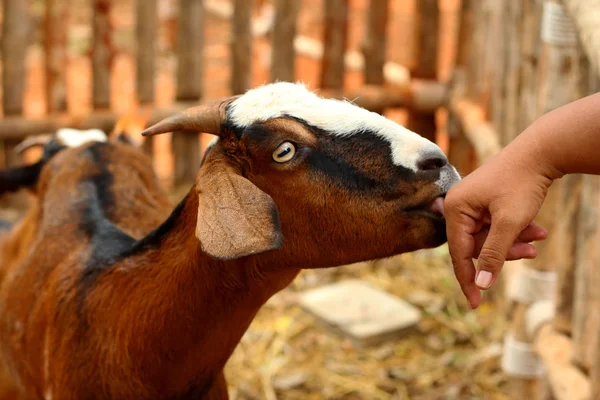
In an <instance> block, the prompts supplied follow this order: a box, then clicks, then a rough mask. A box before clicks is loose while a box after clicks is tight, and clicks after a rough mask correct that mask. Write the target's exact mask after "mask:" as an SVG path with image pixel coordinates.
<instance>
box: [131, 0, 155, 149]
mask: <svg viewBox="0 0 600 400" xmlns="http://www.w3.org/2000/svg"><path fill="white" fill-rule="evenodd" d="M135 5H136V8H135V10H136V13H135V17H136V25H135V36H136V41H137V48H136V52H137V53H136V58H137V59H136V64H135V67H136V76H135V89H136V93H137V98H138V101H139V102H140V105H151V104H153V103H154V95H155V93H154V83H155V82H154V80H155V73H156V46H157V44H156V32H157V31H158V9H157V0H137V1H136V3H135ZM144 150H145V151H146V152H147V153H148V154H149V155H150V156H153V155H154V137H152V136H148V137H146V139H145V140H144Z"/></svg>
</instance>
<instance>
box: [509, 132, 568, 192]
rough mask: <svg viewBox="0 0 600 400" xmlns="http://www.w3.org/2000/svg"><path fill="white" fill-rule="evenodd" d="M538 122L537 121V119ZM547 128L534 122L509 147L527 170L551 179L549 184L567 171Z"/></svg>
mask: <svg viewBox="0 0 600 400" xmlns="http://www.w3.org/2000/svg"><path fill="white" fill-rule="evenodd" d="M536 122H537V121H536ZM546 133H547V132H545V130H543V129H539V128H538V123H534V124H532V125H531V126H530V127H528V128H527V129H526V130H525V131H523V133H522V134H521V135H519V136H518V137H517V139H516V140H514V141H513V142H512V143H510V144H509V145H508V146H507V150H508V148H509V147H512V148H511V149H510V151H511V153H513V157H515V158H517V159H519V160H520V163H521V164H524V167H525V168H526V170H527V171H532V172H533V173H534V174H536V175H539V176H541V177H543V178H545V179H547V180H548V181H549V185H550V184H551V183H552V182H553V181H554V180H556V179H560V178H562V177H563V176H564V175H566V174H567V172H566V171H565V170H564V169H563V168H562V167H561V164H560V157H559V155H560V152H558V156H557V151H556V146H553V145H552V144H553V143H554V141H553V140H552V139H551V138H549V137H547V136H548V135H546V137H541V135H544V134H546Z"/></svg>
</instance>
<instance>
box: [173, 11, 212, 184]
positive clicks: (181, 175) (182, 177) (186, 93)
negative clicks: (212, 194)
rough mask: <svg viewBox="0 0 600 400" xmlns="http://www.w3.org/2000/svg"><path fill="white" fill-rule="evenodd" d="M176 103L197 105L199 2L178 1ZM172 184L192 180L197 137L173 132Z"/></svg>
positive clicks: (200, 68) (200, 40) (201, 55)
mask: <svg viewBox="0 0 600 400" xmlns="http://www.w3.org/2000/svg"><path fill="white" fill-rule="evenodd" d="M177 59H178V67H177V93H176V98H177V101H182V102H184V101H191V102H199V101H200V100H201V97H202V91H203V89H204V79H203V73H204V68H203V63H204V6H203V4H202V0H179V19H178V26H177ZM171 143H172V147H173V161H174V164H175V165H174V168H173V175H174V176H173V180H174V183H175V184H176V185H178V184H187V183H189V182H193V181H194V180H195V179H196V172H197V170H198V167H199V166H200V136H199V135H195V134H191V133H181V132H173V136H172V139H171Z"/></svg>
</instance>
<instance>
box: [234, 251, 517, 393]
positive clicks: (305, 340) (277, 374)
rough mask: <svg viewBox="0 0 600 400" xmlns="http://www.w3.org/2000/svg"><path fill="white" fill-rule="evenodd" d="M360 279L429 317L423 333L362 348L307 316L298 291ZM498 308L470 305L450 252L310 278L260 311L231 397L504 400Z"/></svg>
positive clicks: (307, 274)
mask: <svg viewBox="0 0 600 400" xmlns="http://www.w3.org/2000/svg"><path fill="white" fill-rule="evenodd" d="M348 278H359V279H363V280H365V281H367V282H369V283H371V284H372V285H374V286H376V287H379V288H380V289H383V290H386V291H388V292H389V293H392V294H394V295H397V296H399V297H400V298H403V299H405V300H407V301H409V302H411V303H412V304H413V305H416V306H417V307H419V308H420V309H421V310H423V312H424V318H423V319H422V321H421V323H420V324H419V326H418V330H417V331H416V332H415V333H413V334H411V335H409V336H407V337H405V338H403V339H399V340H395V341H389V342H385V343H383V344H381V345H378V346H375V347H370V348H363V349H361V348H357V347H355V346H353V345H352V344H351V342H350V341H349V340H348V339H345V338H343V337H341V336H339V335H337V334H335V333H332V332H331V331H330V330H328V329H327V328H326V327H324V326H323V325H321V324H320V323H319V322H318V321H317V320H316V319H315V318H313V317H312V316H310V315H309V314H308V313H306V312H305V311H304V310H302V309H301V308H300V307H299V306H298V305H297V304H296V302H295V297H296V295H297V294H299V293H300V292H302V291H304V290H307V289H311V288H314V287H318V286H321V285H324V284H328V283H332V282H335V281H339V280H343V279H348ZM503 330H504V321H503V318H502V316H501V311H500V310H497V309H496V308H495V307H494V305H491V304H484V305H483V306H482V307H480V308H479V309H478V310H476V311H471V310H469V309H468V308H467V307H466V303H465V302H464V301H463V299H462V295H461V294H460V292H459V289H458V285H457V283H456V281H455V278H454V275H453V272H452V267H451V264H450V261H449V257H448V254H447V247H446V246H442V247H440V248H438V249H435V250H429V251H421V252H417V253H412V254H405V255H402V256H400V257H396V258H394V259H389V260H382V261H378V262H373V263H363V264H356V265H352V266H345V267H341V268H330V269H325V270H312V271H304V272H303V273H301V274H300V276H299V277H298V278H297V279H296V280H295V281H294V282H293V283H292V285H291V286H290V287H288V288H286V289H285V290H283V291H282V292H280V293H278V294H277V295H275V296H274V297H273V298H272V299H271V300H270V301H269V302H268V303H267V304H266V305H265V306H264V307H263V308H262V309H261V311H260V312H259V313H258V315H257V317H256V318H255V320H254V322H253V323H252V325H251V326H250V328H249V329H248V331H247V333H246V335H245V336H244V337H243V339H242V341H241V343H240V344H239V346H238V347H237V349H236V351H235V352H234V354H233V357H232V358H231V360H230V361H229V363H228V365H227V368H226V374H227V377H228V381H229V385H230V392H231V395H232V399H267V400H274V399H289V400H292V399H294V400H296V399H298V400H300V399H303V400H304V399H315V400H316V399H377V400H379V399H381V400H384V399H423V400H425V399H427V400H430V399H505V398H508V397H507V396H506V395H505V394H504V391H503V384H504V382H505V376H504V375H503V373H502V372H501V371H500V369H499V356H500V352H501V342H502V335H503Z"/></svg>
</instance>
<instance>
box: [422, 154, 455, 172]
mask: <svg viewBox="0 0 600 400" xmlns="http://www.w3.org/2000/svg"><path fill="white" fill-rule="evenodd" d="M446 165H448V159H447V158H446V157H443V156H439V155H437V154H436V155H430V156H426V157H425V158H423V159H422V160H421V161H419V162H418V163H417V168H418V169H419V171H431V170H436V169H440V168H443V167H445V166H446Z"/></svg>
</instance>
